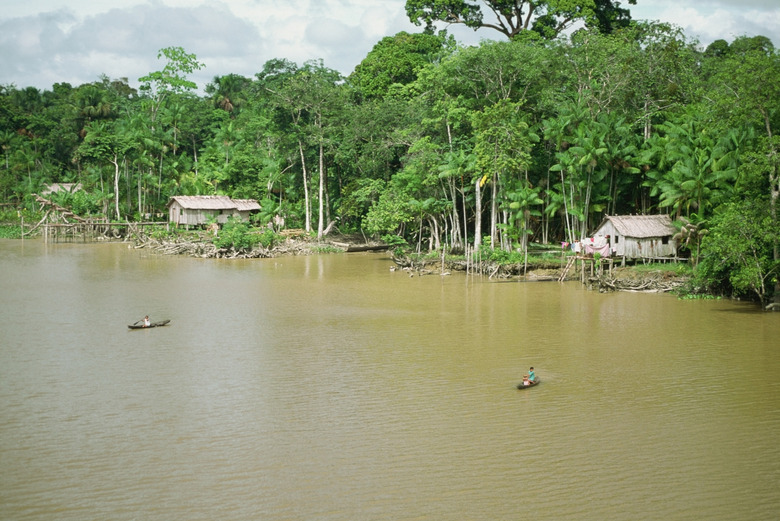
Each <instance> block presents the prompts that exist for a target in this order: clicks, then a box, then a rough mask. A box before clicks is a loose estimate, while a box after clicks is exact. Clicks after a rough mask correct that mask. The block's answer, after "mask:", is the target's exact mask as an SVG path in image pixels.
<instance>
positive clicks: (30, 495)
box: [0, 240, 780, 521]
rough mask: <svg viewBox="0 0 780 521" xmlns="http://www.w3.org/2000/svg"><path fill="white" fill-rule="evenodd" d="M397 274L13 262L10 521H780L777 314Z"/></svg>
mask: <svg viewBox="0 0 780 521" xmlns="http://www.w3.org/2000/svg"><path fill="white" fill-rule="evenodd" d="M391 265H392V263H391V261H390V260H389V259H388V258H387V257H386V256H385V255H384V254H340V255H323V256H312V257H290V258H281V259H253V260H232V261H231V260H203V259H192V258H185V257H161V256H155V255H153V254H150V253H149V252H148V251H143V250H132V249H128V247H127V245H124V244H91V245H84V244H59V245H56V244H55V245H52V244H49V245H44V244H42V243H40V242H37V241H29V240H28V241H24V242H22V241H11V240H0V314H1V315H2V323H1V324H0V519H3V520H51V519H57V520H74V521H75V520H79V521H82V520H85V519H111V520H135V519H138V520H142V519H143V520H188V521H196V520H214V519H219V520H223V521H224V520H260V519H263V520H307V521H308V520H368V521H370V520H393V521H397V520H431V521H449V520H453V521H455V520H457V521H463V520H510V519H522V518H525V517H529V516H534V517H539V518H543V519H550V520H558V521H565V520H577V521H582V520H588V519H599V520H635V519H641V520H664V521H670V520H691V519H707V520H733V519H735V518H741V519H749V520H752V521H754V520H775V519H778V516H780V492H779V491H780V448H778V442H779V441H780V340H779V338H780V337H779V333H780V313H765V312H762V311H760V310H759V308H758V307H757V306H753V305H751V304H745V303H738V302H729V301H680V300H678V299H677V298H676V297H674V296H672V295H666V294H663V295H662V294H636V293H616V294H615V293H613V294H599V293H596V292H589V291H587V290H585V289H584V288H583V287H582V286H581V285H580V284H579V283H577V282H567V283H564V284H559V283H557V282H537V283H517V282H498V281H491V280H490V279H488V278H486V277H475V276H469V277H466V276H465V275H463V274H455V275H452V276H445V277H441V276H439V275H431V276H423V277H419V276H414V277H410V276H409V275H408V274H407V273H406V272H403V271H400V270H399V271H391V270H390V267H391ZM146 314H149V315H150V316H151V318H152V320H162V319H170V320H171V323H170V325H169V326H166V327H163V328H156V329H149V330H137V331H130V330H128V328H127V325H128V324H132V323H133V322H135V321H136V320H138V319H140V318H142V317H143V316H144V315H146ZM531 365H533V366H534V367H535V368H536V372H537V374H538V375H539V376H540V377H541V378H542V383H541V385H539V386H536V387H534V388H533V389H528V390H524V391H517V390H516V389H515V385H516V384H517V383H518V382H519V381H520V379H521V378H522V374H523V372H525V371H526V370H527V369H528V367H529V366H531Z"/></svg>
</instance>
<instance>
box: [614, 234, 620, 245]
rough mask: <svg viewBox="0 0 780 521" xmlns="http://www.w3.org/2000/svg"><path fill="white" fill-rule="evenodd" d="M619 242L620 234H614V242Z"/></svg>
mask: <svg viewBox="0 0 780 521" xmlns="http://www.w3.org/2000/svg"><path fill="white" fill-rule="evenodd" d="M619 242H620V235H615V244H617V243H619Z"/></svg>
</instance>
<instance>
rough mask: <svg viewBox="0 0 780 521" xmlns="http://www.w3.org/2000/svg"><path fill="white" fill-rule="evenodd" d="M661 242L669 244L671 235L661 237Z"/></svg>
mask: <svg viewBox="0 0 780 521" xmlns="http://www.w3.org/2000/svg"><path fill="white" fill-rule="evenodd" d="M661 244H669V237H661Z"/></svg>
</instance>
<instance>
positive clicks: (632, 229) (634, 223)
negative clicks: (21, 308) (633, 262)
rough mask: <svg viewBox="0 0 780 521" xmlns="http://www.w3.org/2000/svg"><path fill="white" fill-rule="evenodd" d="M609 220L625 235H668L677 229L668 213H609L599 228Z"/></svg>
mask: <svg viewBox="0 0 780 521" xmlns="http://www.w3.org/2000/svg"><path fill="white" fill-rule="evenodd" d="M607 221H609V222H611V223H612V225H613V226H614V227H615V230H617V232H618V233H620V234H621V235H623V236H624V237H636V238H638V239H645V238H649V237H666V236H669V235H674V233H675V231H676V230H675V228H674V226H673V225H672V220H671V218H669V216H668V215H608V216H606V217H605V218H604V220H603V221H601V224H599V227H598V228H599V229H600V228H601V227H603V226H604V224H606V223H607Z"/></svg>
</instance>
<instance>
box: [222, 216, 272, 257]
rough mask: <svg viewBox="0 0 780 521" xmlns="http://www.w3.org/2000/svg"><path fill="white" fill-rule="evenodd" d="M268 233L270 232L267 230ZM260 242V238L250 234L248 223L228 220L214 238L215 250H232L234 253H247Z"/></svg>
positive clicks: (232, 219)
mask: <svg viewBox="0 0 780 521" xmlns="http://www.w3.org/2000/svg"><path fill="white" fill-rule="evenodd" d="M269 231H270V230H269ZM260 242H261V236H260V235H258V234H256V233H252V230H251V228H250V226H249V224H248V223H245V222H244V221H242V220H240V219H234V218H230V219H228V221H227V222H226V223H225V225H224V226H223V227H222V229H221V230H220V231H219V235H218V236H217V237H215V238H214V246H216V247H217V248H220V249H222V248H233V249H234V250H236V251H248V250H251V249H252V248H254V246H255V245H256V244H258V243H260Z"/></svg>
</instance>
